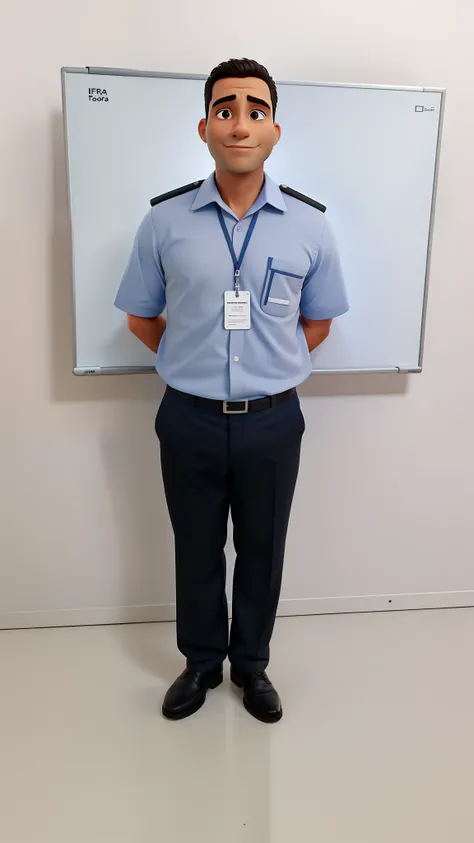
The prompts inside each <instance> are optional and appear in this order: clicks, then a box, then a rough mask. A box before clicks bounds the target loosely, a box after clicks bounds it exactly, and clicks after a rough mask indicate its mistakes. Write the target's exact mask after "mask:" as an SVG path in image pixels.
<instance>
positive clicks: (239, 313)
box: [224, 290, 250, 331]
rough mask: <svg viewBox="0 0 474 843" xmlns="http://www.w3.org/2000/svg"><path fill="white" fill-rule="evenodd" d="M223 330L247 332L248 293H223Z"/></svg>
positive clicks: (248, 318)
mask: <svg viewBox="0 0 474 843" xmlns="http://www.w3.org/2000/svg"><path fill="white" fill-rule="evenodd" d="M224 328H225V329H226V331H248V330H249V328H250V292H249V290H240V292H239V295H238V296H236V294H235V290H227V291H226V292H225V293H224Z"/></svg>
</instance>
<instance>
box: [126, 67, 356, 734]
mask: <svg viewBox="0 0 474 843" xmlns="http://www.w3.org/2000/svg"><path fill="white" fill-rule="evenodd" d="M276 106H277V90H276V86H275V83H274V81H273V79H272V78H271V76H270V75H269V73H268V71H267V70H266V68H264V67H262V66H261V65H260V64H257V62H255V61H250V60H248V59H242V60H236V59H233V60H231V61H228V62H224V63H222V64H220V65H219V66H218V67H216V68H215V69H214V70H213V71H212V73H211V75H210V76H209V78H208V80H207V82H206V85H205V113H206V117H205V119H202V120H201V121H200V123H199V127H198V131H199V135H200V137H201V139H202V140H203V141H204V143H206V144H207V146H208V148H209V152H210V153H211V155H212V157H213V159H214V161H215V165H216V167H215V172H214V173H212V174H211V175H210V176H209V178H208V179H206V180H205V181H204V182H196V183H194V184H192V185H187V186H186V187H183V188H179V189H177V190H175V191H172V192H171V193H168V194H164V195H163V196H160V197H157V198H156V199H154V200H152V203H151V204H152V209H151V210H150V211H149V212H148V214H147V215H146V217H145V218H144V220H143V222H142V223H141V225H140V228H139V230H138V233H137V236H136V239H135V243H134V246H133V251H132V254H131V257H130V260H129V263H128V266H127V269H126V271H125V274H124V277H123V280H122V283H121V286H120V289H119V292H118V294H117V298H116V302H115V303H116V305H117V307H119V308H120V309H121V310H123V311H125V312H126V313H127V314H128V326H129V328H130V330H131V331H132V333H133V334H134V335H135V336H136V337H138V339H140V340H141V341H142V342H143V343H145V344H146V345H147V346H148V347H149V348H150V349H152V351H154V352H157V360H156V368H157V371H158V373H159V374H160V375H161V377H162V378H163V380H164V381H165V383H166V384H167V385H168V388H167V390H166V393H165V396H164V398H163V401H162V403H161V406H160V408H159V410H158V414H157V417H156V424H155V427H156V432H157V435H158V438H159V440H160V447H161V463H162V473H163V481H164V488H165V494H166V500H167V504H168V509H169V514H170V518H171V522H172V526H173V530H174V536H175V561H176V606H177V640H178V647H179V649H180V650H181V652H182V653H183V655H184V656H185V657H186V660H187V667H186V670H185V671H184V673H183V674H182V675H181V676H180V677H179V678H178V679H177V680H176V682H174V684H173V685H172V686H171V688H170V689H169V691H168V692H167V694H166V696H165V699H164V703H163V708H162V711H163V714H164V716H165V717H168V718H170V719H180V718H182V717H187V716H188V715H190V714H193V713H194V712H195V711H197V710H198V708H200V706H201V705H202V704H203V703H204V701H205V698H206V692H207V690H208V689H210V688H216V687H217V686H218V685H220V684H221V682H222V677H223V671H222V664H223V662H224V660H225V659H226V657H229V660H230V662H231V679H232V681H233V682H234V683H235V684H236V685H237V686H239V687H240V688H242V689H243V701H244V705H245V707H246V709H247V710H248V711H249V712H250V713H251V714H253V715H254V716H255V717H257V718H258V719H259V720H262V721H264V722H276V721H277V720H279V719H280V718H281V716H282V706H281V702H280V698H279V695H278V693H277V691H276V689H275V688H274V687H273V685H272V683H271V682H270V680H269V678H268V676H267V674H266V672H265V671H266V667H267V665H268V661H269V645H270V639H271V635H272V631H273V626H274V622H275V615H276V610H277V605H278V599H279V595H280V587H281V578H282V569H283V557H284V550H285V541H286V533H287V527H288V520H289V515H290V509H291V504H292V499H293V492H294V488H295V483H296V478H297V474H298V467H299V458H300V446H301V438H302V435H303V432H304V419H303V415H302V413H301V409H300V405H299V400H298V396H297V394H296V390H295V387H296V386H297V385H298V384H300V383H302V382H303V381H304V380H306V378H307V377H308V375H309V374H310V372H311V368H312V366H311V358H310V352H311V351H312V350H313V349H315V348H316V347H317V346H318V345H319V344H320V343H322V342H323V340H324V339H326V337H327V336H328V334H329V329H330V325H331V321H332V319H333V318H334V317H335V316H339V315H340V314H342V313H344V312H345V311H346V310H347V309H348V305H347V299H346V292H345V288H344V283H343V280H342V275H341V269H340V262H339V258H338V254H337V249H336V246H335V244H334V240H333V237H332V235H331V231H330V229H329V227H328V224H327V221H326V217H325V215H324V211H325V208H324V206H322V205H319V203H318V202H315V201H313V200H312V199H309V198H308V197H305V196H302V195H301V194H297V193H295V191H293V190H292V189H291V188H286V187H285V186H282V187H281V188H279V187H278V186H277V185H276V184H275V183H274V182H273V181H272V180H271V179H270V178H269V177H268V176H267V175H265V173H264V162H265V160H266V159H267V158H268V156H269V155H270V154H271V152H272V149H273V147H274V145H275V144H276V143H277V142H278V141H279V139H280V134H281V129H280V126H279V125H278V123H275V111H276ZM302 117H303V115H302ZM165 306H166V308H167V321H166V322H165V320H164V318H163V317H162V316H161V313H162V312H163V310H164V309H165ZM229 510H230V513H231V516H232V521H233V538H234V545H235V550H236V563H235V572H234V581H233V605H232V625H231V629H230V638H229V634H228V632H229V630H228V607H227V601H226V595H225V556H224V546H225V542H226V533H227V523H228V516H229Z"/></svg>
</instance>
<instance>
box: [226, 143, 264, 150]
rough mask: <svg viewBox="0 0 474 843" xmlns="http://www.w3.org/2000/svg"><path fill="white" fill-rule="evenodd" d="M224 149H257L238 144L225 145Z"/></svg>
mask: <svg viewBox="0 0 474 843" xmlns="http://www.w3.org/2000/svg"><path fill="white" fill-rule="evenodd" d="M225 148H226V149H256V148H257V147H256V146H241V145H240V144H236V143H235V144H233V143H230V144H226V145H225Z"/></svg>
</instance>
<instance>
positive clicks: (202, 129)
mask: <svg viewBox="0 0 474 843" xmlns="http://www.w3.org/2000/svg"><path fill="white" fill-rule="evenodd" d="M198 133H199V137H200V138H201V140H202V141H203V142H204V143H207V121H206V120H205V119H204V117H203V118H202V120H200V121H199V123H198Z"/></svg>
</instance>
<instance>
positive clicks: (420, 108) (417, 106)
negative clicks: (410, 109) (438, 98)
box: [415, 105, 436, 111]
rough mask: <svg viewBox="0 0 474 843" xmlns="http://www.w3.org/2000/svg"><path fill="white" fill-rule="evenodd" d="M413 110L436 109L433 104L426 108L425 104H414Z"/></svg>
mask: <svg viewBox="0 0 474 843" xmlns="http://www.w3.org/2000/svg"><path fill="white" fill-rule="evenodd" d="M415 111H436V108H434V106H431V108H427V107H426V105H415Z"/></svg>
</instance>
